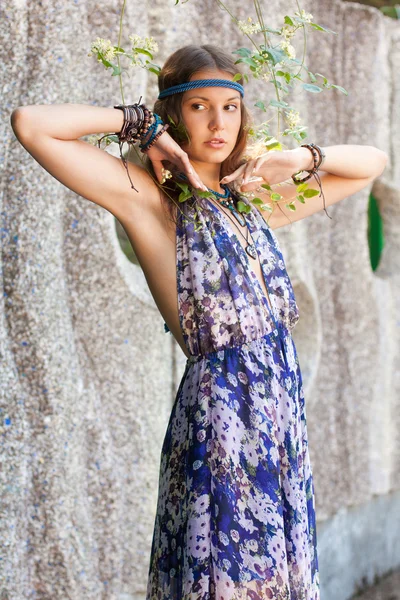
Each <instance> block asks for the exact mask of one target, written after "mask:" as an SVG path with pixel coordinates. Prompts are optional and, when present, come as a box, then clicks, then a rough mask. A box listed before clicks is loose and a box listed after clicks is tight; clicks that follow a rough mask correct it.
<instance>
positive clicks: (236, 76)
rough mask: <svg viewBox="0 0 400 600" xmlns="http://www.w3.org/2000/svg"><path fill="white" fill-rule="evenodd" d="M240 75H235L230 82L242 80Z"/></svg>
mask: <svg viewBox="0 0 400 600" xmlns="http://www.w3.org/2000/svg"><path fill="white" fill-rule="evenodd" d="M242 77H243V76H242V74H241V73H236V74H235V75H234V77H233V80H232V81H239V79H242Z"/></svg>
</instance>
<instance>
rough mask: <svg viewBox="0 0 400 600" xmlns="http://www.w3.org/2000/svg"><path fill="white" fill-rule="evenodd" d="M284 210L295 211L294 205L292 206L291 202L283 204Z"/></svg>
mask: <svg viewBox="0 0 400 600" xmlns="http://www.w3.org/2000/svg"><path fill="white" fill-rule="evenodd" d="M285 206H286V208H288V209H289V210H296V207H295V205H294V204H293V202H291V203H290V204H285Z"/></svg>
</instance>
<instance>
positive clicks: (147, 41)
mask: <svg viewBox="0 0 400 600" xmlns="http://www.w3.org/2000/svg"><path fill="white" fill-rule="evenodd" d="M129 39H130V40H131V42H132V48H142V49H143V50H147V51H148V52H158V44H157V42H156V41H154V38H153V37H145V38H142V37H140V35H130V36H129Z"/></svg>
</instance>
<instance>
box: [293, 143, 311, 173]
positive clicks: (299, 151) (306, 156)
mask: <svg viewBox="0 0 400 600" xmlns="http://www.w3.org/2000/svg"><path fill="white" fill-rule="evenodd" d="M291 152H293V154H294V155H295V157H296V159H295V160H296V165H297V166H296V171H295V172H296V173H300V172H301V171H311V170H312V169H313V168H314V157H313V155H312V152H310V150H309V149H308V148H301V147H298V148H294V149H293V150H291Z"/></svg>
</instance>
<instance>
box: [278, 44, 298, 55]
mask: <svg viewBox="0 0 400 600" xmlns="http://www.w3.org/2000/svg"><path fill="white" fill-rule="evenodd" d="M280 47H281V48H282V50H284V51H285V52H286V54H287V55H288V57H289V58H296V49H295V48H294V46H292V44H291V43H290V42H288V41H287V40H282V41H281V43H280Z"/></svg>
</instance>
